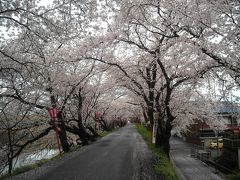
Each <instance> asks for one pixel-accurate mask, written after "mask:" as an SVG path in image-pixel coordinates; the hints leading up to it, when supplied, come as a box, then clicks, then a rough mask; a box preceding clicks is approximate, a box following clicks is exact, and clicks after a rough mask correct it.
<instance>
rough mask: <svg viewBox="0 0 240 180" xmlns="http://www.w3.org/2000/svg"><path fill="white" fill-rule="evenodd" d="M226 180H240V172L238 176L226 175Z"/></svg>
mask: <svg viewBox="0 0 240 180" xmlns="http://www.w3.org/2000/svg"><path fill="white" fill-rule="evenodd" d="M224 179H225V180H239V179H240V172H238V173H236V174H229V175H225V177H224Z"/></svg>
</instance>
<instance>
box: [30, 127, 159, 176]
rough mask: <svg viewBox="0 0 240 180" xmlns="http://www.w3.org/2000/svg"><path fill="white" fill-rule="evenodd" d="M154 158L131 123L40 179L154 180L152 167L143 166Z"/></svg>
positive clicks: (88, 147)
mask: <svg viewBox="0 0 240 180" xmlns="http://www.w3.org/2000/svg"><path fill="white" fill-rule="evenodd" d="M151 158H152V155H151V153H150V151H149V150H148V148H147V146H146V144H145V142H144V140H143V139H142V137H141V136H140V135H139V134H138V133H137V131H136V129H135V127H134V125H132V124H128V125H127V126H126V127H124V128H121V129H120V130H118V131H116V132H114V133H111V134H110V135H108V136H106V137H104V138H102V139H101V140H99V141H98V142H96V143H94V144H92V145H89V146H87V147H86V148H84V149H83V150H80V152H79V153H77V154H76V155H74V157H72V158H71V159H68V160H67V161H65V162H64V163H62V164H60V165H58V166H56V167H55V168H54V169H51V171H49V172H47V173H45V174H44V175H42V176H40V177H39V178H38V180H138V179H149V180H150V179H155V178H153V177H151V175H150V176H149V174H151V173H150V171H151V170H149V174H147V171H148V170H147V168H145V169H144V168H143V166H142V165H144V164H145V165H146V164H149V162H148V161H149V160H150V159H151ZM144 173H145V174H144ZM28 178H29V177H28ZM30 179H31V178H30Z"/></svg>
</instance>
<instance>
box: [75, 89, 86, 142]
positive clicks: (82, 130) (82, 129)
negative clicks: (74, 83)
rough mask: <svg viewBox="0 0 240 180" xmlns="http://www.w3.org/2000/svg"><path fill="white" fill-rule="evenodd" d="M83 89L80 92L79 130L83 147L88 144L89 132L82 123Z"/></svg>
mask: <svg viewBox="0 0 240 180" xmlns="http://www.w3.org/2000/svg"><path fill="white" fill-rule="evenodd" d="M81 90H82V89H81V88H79V91H78V122H77V123H78V128H79V138H80V140H81V141H82V145H87V144H88V138H87V132H86V129H85V127H84V125H83V122H82V119H83V117H82V104H83V97H82V94H81Z"/></svg>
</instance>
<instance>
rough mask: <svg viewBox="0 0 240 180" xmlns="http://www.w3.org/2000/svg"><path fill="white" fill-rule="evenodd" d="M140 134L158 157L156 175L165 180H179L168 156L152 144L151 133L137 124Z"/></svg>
mask: <svg viewBox="0 0 240 180" xmlns="http://www.w3.org/2000/svg"><path fill="white" fill-rule="evenodd" d="M135 125H136V128H137V130H138V132H139V134H141V135H142V137H143V139H144V140H145V141H146V142H147V145H148V147H149V148H150V149H151V151H152V152H153V154H154V155H155V157H156V164H155V165H154V169H155V171H156V173H158V174H160V175H161V176H163V179H164V180H177V179H178V177H177V175H176V173H175V170H174V169H173V166H172V164H171V162H170V160H169V158H168V157H167V155H166V154H165V153H164V152H163V151H162V150H161V149H158V148H156V147H155V145H154V144H152V139H151V133H150V131H148V130H147V129H146V128H145V127H144V126H143V125H140V124H135Z"/></svg>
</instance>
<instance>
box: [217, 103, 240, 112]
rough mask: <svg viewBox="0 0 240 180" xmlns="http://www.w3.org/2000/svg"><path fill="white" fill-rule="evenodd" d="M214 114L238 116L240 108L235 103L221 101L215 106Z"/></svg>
mask: <svg viewBox="0 0 240 180" xmlns="http://www.w3.org/2000/svg"><path fill="white" fill-rule="evenodd" d="M214 112H216V113H218V114H232V113H233V114H240V106H239V104H236V103H231V102H227V101H222V102H220V103H219V104H217V105H216V107H215V110H214Z"/></svg>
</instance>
